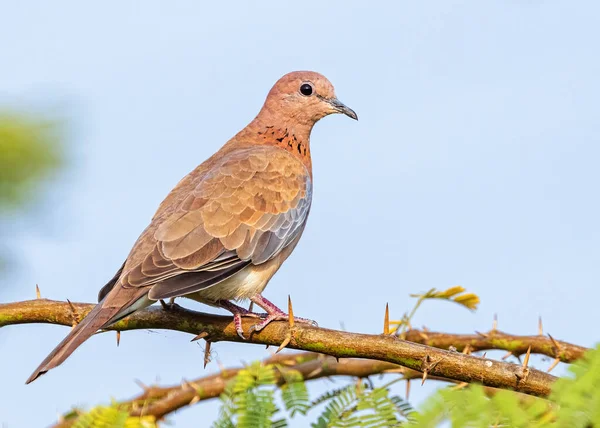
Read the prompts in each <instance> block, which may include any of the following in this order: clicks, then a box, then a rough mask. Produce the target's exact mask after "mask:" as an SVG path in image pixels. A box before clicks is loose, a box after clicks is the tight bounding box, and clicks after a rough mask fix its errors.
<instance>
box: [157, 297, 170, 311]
mask: <svg viewBox="0 0 600 428" xmlns="http://www.w3.org/2000/svg"><path fill="white" fill-rule="evenodd" d="M159 302H160V306H162V308H163V309H164V310H165V311H168V310H169V309H170V308H169V305H168V304H167V302H165V301H164V300H163V299H160V300H159Z"/></svg>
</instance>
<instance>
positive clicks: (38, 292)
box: [35, 284, 42, 299]
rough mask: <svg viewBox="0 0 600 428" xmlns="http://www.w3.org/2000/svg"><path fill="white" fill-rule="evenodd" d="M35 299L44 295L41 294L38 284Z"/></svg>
mask: <svg viewBox="0 0 600 428" xmlns="http://www.w3.org/2000/svg"><path fill="white" fill-rule="evenodd" d="M35 298H36V299H41V298H42V294H41V293H40V287H39V286H38V285H37V284H35Z"/></svg>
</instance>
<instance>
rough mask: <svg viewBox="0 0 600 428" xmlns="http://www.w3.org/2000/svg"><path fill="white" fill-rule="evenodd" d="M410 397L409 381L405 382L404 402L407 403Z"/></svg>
mask: <svg viewBox="0 0 600 428" xmlns="http://www.w3.org/2000/svg"><path fill="white" fill-rule="evenodd" d="M409 396H410V379H408V380H407V381H406V401H408V397H409Z"/></svg>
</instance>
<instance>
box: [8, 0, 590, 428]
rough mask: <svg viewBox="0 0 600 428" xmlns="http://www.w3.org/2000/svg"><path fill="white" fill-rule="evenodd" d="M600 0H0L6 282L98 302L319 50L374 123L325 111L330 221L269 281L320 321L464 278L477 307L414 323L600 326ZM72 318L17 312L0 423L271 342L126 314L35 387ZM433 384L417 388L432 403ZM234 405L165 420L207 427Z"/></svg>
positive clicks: (318, 197)
mask: <svg viewBox="0 0 600 428" xmlns="http://www.w3.org/2000/svg"><path fill="white" fill-rule="evenodd" d="M599 13H600V4H598V3H596V2H592V1H583V2H578V3H577V6H575V5H574V4H573V3H569V2H564V1H562V2H561V1H550V0H549V1H543V0H526V1H517V0H511V1H489V2H475V1H471V2H469V1H434V2H427V3H423V2H395V3H388V4H386V5H385V6H384V5H383V4H379V5H376V4H375V3H372V2H371V3H368V2H358V1H356V2H355V1H344V2H341V1H332V2H327V3H323V2H312V1H305V2H301V3H298V2H295V3H286V2H274V1H271V2H261V3H260V4H257V3H244V2H221V3H219V2H210V3H198V2H189V1H186V2H178V3H176V4H174V3H165V2H158V1H148V2H143V3H142V2H126V3H122V2H114V1H113V2H103V3H102V5H101V6H100V4H90V3H81V2H74V1H63V2H59V3H51V4H50V3H46V2H32V1H27V2H2V4H1V5H0V62H1V66H0V237H1V244H0V260H1V261H2V267H1V270H0V302H10V301H17V300H25V299H31V298H34V297H35V285H36V284H39V286H40V289H41V292H42V296H43V297H47V298H53V299H65V298H68V299H70V300H72V301H83V302H92V301H95V299H96V295H97V292H98V290H99V288H100V287H101V286H102V285H103V284H104V283H105V282H106V281H107V280H108V279H109V278H111V277H112V276H113V274H114V273H115V271H116V270H117V269H118V268H119V267H120V265H121V263H122V261H123V259H124V258H125V257H126V255H127V253H128V252H129V249H130V247H131V245H132V244H133V242H134V241H135V239H136V238H137V236H138V235H139V233H140V232H141V231H142V230H143V229H144V228H145V226H146V225H147V223H148V222H149V220H150V218H151V216H152V214H153V213H154V210H155V209H156V207H157V206H158V204H159V203H160V202H161V200H162V199H163V198H164V196H166V194H167V193H168V192H169V190H170V189H171V188H172V187H173V186H174V185H175V184H176V183H177V181H178V180H179V179H180V178H181V177H183V176H184V175H185V174H187V173H188V172H189V171H190V170H191V169H193V168H194V167H195V166H196V165H197V164H199V163H201V162H202V161H203V160H204V159H206V158H207V157H208V156H209V155H211V154H212V153H213V152H214V151H216V150H217V149H218V148H219V147H220V145H222V144H223V143H224V142H225V141H226V140H227V139H229V138H230V137H231V136H233V135H234V134H235V133H236V132H237V131H238V130H239V129H241V128H242V127H243V126H245V125H246V124H247V122H249V121H250V120H251V119H252V118H253V117H254V115H255V114H256V113H257V112H258V110H259V108H260V107H261V105H262V103H263V101H264V97H265V96H266V94H267V92H268V90H269V89H270V87H271V86H272V84H273V83H274V82H275V81H276V80H277V79H278V78H279V77H280V76H281V75H283V74H285V73H287V72H289V71H293V70H299V69H300V70H301V69H309V70H315V71H318V72H321V73H323V74H325V75H326V76H327V77H328V78H329V79H330V80H331V81H332V82H333V84H334V85H335V86H336V90H337V94H338V96H339V98H340V99H341V100H342V101H343V102H345V103H346V104H347V105H349V106H350V107H352V108H353V109H355V110H356V111H357V113H358V115H359V117H360V121H359V122H353V121H351V120H347V118H345V117H341V116H336V117H331V118H327V119H325V120H323V121H322V122H320V123H319V124H318V125H317V126H316V128H315V129H314V132H313V135H312V153H313V162H314V177H315V186H314V200H313V207H312V212H311V216H310V220H309V222H308V226H307V229H306V231H305V234H304V237H303V239H302V240H301V243H300V244H299V246H298V247H297V249H296V251H295V253H294V255H293V256H292V257H291V258H290V259H289V261H288V262H287V263H286V264H285V265H284V267H283V268H282V269H281V271H280V272H279V273H278V275H276V276H275V278H274V279H273V281H272V282H271V283H270V285H269V287H268V288H267V290H266V293H265V295H266V296H267V297H268V298H269V299H271V300H272V301H273V302H275V303H277V304H279V305H280V306H285V302H286V298H287V295H288V294H290V295H291V296H292V299H293V301H294V310H295V312H296V313H297V314H298V315H299V316H302V317H307V318H311V319H315V320H317V321H318V322H319V324H320V325H321V326H324V327H330V328H340V326H341V325H343V326H344V328H345V329H347V330H349V331H355V332H365V333H379V332H381V328H382V319H383V311H384V307H385V304H386V302H389V303H390V308H391V315H392V318H400V317H401V315H402V314H403V313H404V312H405V311H406V310H407V309H409V308H410V307H411V305H412V304H413V301H411V299H410V298H409V297H408V295H409V293H414V292H419V291H425V290H428V289H430V288H432V287H436V288H438V289H445V288H448V287H450V286H453V285H457V284H460V285H462V286H464V287H466V288H467V290H468V291H471V292H474V293H477V294H478V295H479V296H480V297H481V300H482V303H481V305H480V308H479V309H478V311H476V312H474V313H473V312H469V311H467V310H465V309H464V308H462V307H459V306H458V305H452V304H449V303H445V302H439V303H436V302H426V304H424V306H423V307H422V308H421V309H420V310H419V313H418V314H417V317H416V319H415V321H416V324H417V326H421V325H426V326H427V327H429V328H430V329H432V330H444V331H447V332H457V333H469V332H473V331H474V330H478V331H484V330H486V329H489V328H490V327H491V323H492V319H493V316H494V314H498V319H499V328H500V329H501V330H503V331H507V332H511V333H519V334H535V333H536V332H537V322H538V317H539V316H541V317H542V318H543V321H544V327H545V331H546V332H549V333H551V334H552V335H553V337H555V338H558V339H563V340H567V341H571V342H575V343H578V344H580V345H586V346H591V345H593V344H594V343H595V342H596V341H597V340H598V333H597V329H595V328H594V327H593V326H594V325H596V324H597V323H598V320H599V319H600V318H599V315H598V310H597V300H598V299H599V298H600V291H599V287H598V283H599V280H600V264H599V263H598V260H599V257H600V249H599V246H598V242H599V241H600V228H599V227H598V218H600V202H599V199H598V196H597V194H598V183H599V181H600V168H598V159H599V157H600V136H599V132H598V117H599V98H600V81H599V79H598V76H599V75H600V56H599V55H598V40H600V27H598V25H597V17H598V14H599ZM182 303H183V304H187V305H188V306H193V307H197V308H200V309H203V310H208V311H213V309H209V308H206V307H202V306H199V305H197V306H194V305H192V304H191V303H189V302H182ZM66 333H67V330H66V329H65V328H64V327H56V326H42V325H27V326H26V325H20V326H13V327H7V328H3V329H1V330H0V355H1V362H2V369H1V370H2V372H1V378H2V385H3V388H1V389H0V426H2V427H6V428H8V427H10V428H12V427H23V426H30V427H38V426H40V427H41V426H47V425H49V424H50V423H52V422H53V421H55V420H56V418H57V417H58V415H60V414H62V413H64V412H66V411H68V410H69V409H70V408H71V407H72V406H74V405H82V406H92V405H95V404H99V403H107V402H109V401H110V398H111V397H114V398H120V399H123V398H128V397H131V396H133V395H134V394H136V393H138V392H139V387H138V386H137V385H136V384H135V382H134V380H135V379H139V380H141V381H142V382H144V383H145V384H150V383H153V382H155V381H159V382H161V383H162V384H170V383H177V382H180V381H181V379H182V378H186V379H192V378H194V377H198V376H201V375H204V374H209V373H212V372H215V371H217V370H218V365H217V361H220V362H221V363H222V364H224V365H225V366H238V365H240V364H241V363H243V362H249V361H252V360H255V359H259V358H264V357H266V356H268V351H265V350H264V347H262V346H253V345H242V344H228V343H217V344H215V346H213V349H214V353H213V362H212V363H211V364H210V365H209V366H208V367H207V369H206V370H204V369H203V368H202V365H203V348H202V346H199V345H198V344H196V343H190V342H189V339H190V336H188V335H184V334H178V333H175V332H164V331H153V332H148V331H138V332H126V333H124V334H123V335H122V338H121V345H120V347H119V348H117V347H116V345H115V337H114V334H106V335H99V336H96V337H94V338H92V339H91V340H89V341H88V342H87V343H86V344H84V345H83V346H82V347H81V348H80V349H79V350H78V351H77V352H76V353H75V354H74V355H73V357H72V358H70V359H69V360H68V362H67V363H65V364H64V365H63V366H61V367H60V368H59V369H57V370H55V371H53V372H52V373H51V374H49V375H47V376H44V377H43V378H41V379H40V380H38V381H37V382H35V383H34V384H32V385H28V386H25V385H24V381H25V379H26V378H27V376H28V375H29V374H30V372H31V371H32V370H33V369H34V368H35V367H36V366H37V364H38V363H39V362H40V361H41V360H42V358H43V357H44V356H45V355H46V354H47V353H48V352H49V351H50V350H51V349H52V348H53V347H54V346H55V345H56V343H57V342H58V341H59V340H60V339H61V338H62V337H63V336H64V335H65V334H66ZM536 363H538V364H539V367H541V368H546V366H547V365H548V364H549V361H540V360H539V359H538V360H536ZM560 370H561V369H560V368H559V369H558V370H557V374H560V373H561V371H560ZM330 386H331V385H330V383H327V382H326V381H323V382H321V383H311V384H310V389H311V391H313V392H314V393H315V394H316V393H318V392H321V391H324V390H325V389H327V388H330ZM435 387H436V385H435V383H434V382H428V383H427V384H426V385H425V386H424V387H422V388H419V387H413V388H412V392H411V398H412V401H413V402H414V403H416V404H418V403H419V402H420V400H422V399H423V398H424V397H425V396H426V395H427V394H428V393H429V392H431V390H432V388H435ZM398 388H399V389H403V388H404V386H401V385H398ZM32 409H35V411H33V410H32ZM217 411H218V403H216V402H207V403H201V404H198V405H195V406H192V407H190V408H188V409H185V410H183V411H181V412H179V413H177V414H175V415H173V416H171V417H169V420H170V421H171V422H172V423H173V424H174V425H175V426H181V427H187V426H196V427H204V426H209V425H210V423H211V422H212V421H213V420H214V418H215V417H216V415H217ZM295 424H296V425H294V426H299V427H301V426H306V424H307V421H306V420H302V419H297V420H296V422H295Z"/></svg>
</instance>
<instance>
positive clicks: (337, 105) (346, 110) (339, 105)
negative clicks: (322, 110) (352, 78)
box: [327, 98, 358, 120]
mask: <svg viewBox="0 0 600 428" xmlns="http://www.w3.org/2000/svg"><path fill="white" fill-rule="evenodd" d="M327 102H328V103H329V104H331V106H332V107H333V108H334V109H335V110H336V111H337V112H338V113H343V114H345V115H346V116H348V117H351V118H352V119H354V120H358V116H357V115H356V113H355V112H354V110H352V109H351V108H350V107H348V106H346V104H344V103H343V102H341V101H340V100H338V99H337V98H330V99H328V100H327Z"/></svg>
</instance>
